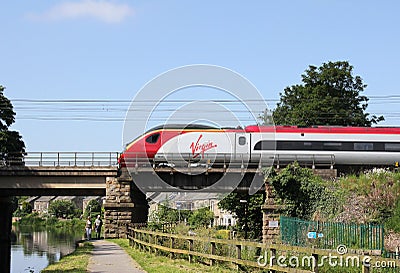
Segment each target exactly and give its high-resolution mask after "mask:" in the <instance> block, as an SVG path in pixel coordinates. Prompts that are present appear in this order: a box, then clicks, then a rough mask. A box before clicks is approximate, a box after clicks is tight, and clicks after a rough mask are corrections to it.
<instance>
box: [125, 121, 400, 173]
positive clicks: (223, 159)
mask: <svg viewBox="0 0 400 273" xmlns="http://www.w3.org/2000/svg"><path fill="white" fill-rule="evenodd" d="M142 159H148V160H149V161H150V162H152V164H155V165H158V164H165V163H169V164H170V163H174V162H175V161H181V160H184V161H186V162H196V161H207V162H208V163H209V164H226V163H229V162H230V163H232V162H234V163H235V162H236V163H243V162H245V163H247V164H250V165H251V164H254V165H255V164H258V165H260V164H261V165H263V166H265V165H272V164H287V163H289V162H293V161H295V160H297V161H299V162H309V163H312V164H314V163H315V164H319V163H327V164H328V163H330V164H336V165H363V166H365V165H369V166H391V165H393V164H395V162H398V161H399V160H400V128H396V127H335V126H315V127H304V128H303V127H297V126H256V125H252V126H247V127H245V128H244V129H219V128H213V127H208V126H202V125H190V126H186V127H184V126H182V125H181V126H179V125H165V126H160V127H156V128H153V129H151V130H149V131H147V132H146V133H144V134H143V135H141V136H139V137H138V138H136V139H135V140H133V141H132V142H131V143H129V144H127V145H126V149H125V151H124V152H123V153H122V154H121V157H120V166H121V167H123V166H126V165H128V166H129V164H135V162H138V160H142Z"/></svg>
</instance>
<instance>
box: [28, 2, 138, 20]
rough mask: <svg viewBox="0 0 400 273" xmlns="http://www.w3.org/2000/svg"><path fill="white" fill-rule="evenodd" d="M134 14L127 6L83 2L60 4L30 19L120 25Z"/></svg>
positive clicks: (33, 15)
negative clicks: (73, 20) (85, 21)
mask: <svg viewBox="0 0 400 273" xmlns="http://www.w3.org/2000/svg"><path fill="white" fill-rule="evenodd" d="M132 14H133V9H132V8H131V7H130V6H128V5H125V4H117V3H114V2H109V1H104V0H82V1H76V2H64V3H60V4H58V5H56V6H54V7H52V8H50V9H49V10H47V11H45V12H43V13H40V14H31V15H30V16H29V17H30V18H33V19H39V20H51V21H55V20H64V19H75V18H88V17H91V18H95V19H98V20H100V21H103V22H106V23H119V22H121V21H123V20H124V19H125V18H127V17H129V16H131V15H132Z"/></svg>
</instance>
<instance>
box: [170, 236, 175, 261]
mask: <svg viewBox="0 0 400 273" xmlns="http://www.w3.org/2000/svg"><path fill="white" fill-rule="evenodd" d="M174 245H175V239H174V238H173V237H170V244H169V248H171V249H174ZM169 257H170V258H171V259H173V258H174V252H171V253H170V255H169Z"/></svg>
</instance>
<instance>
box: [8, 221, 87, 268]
mask: <svg viewBox="0 0 400 273" xmlns="http://www.w3.org/2000/svg"><path fill="white" fill-rule="evenodd" d="M13 233H14V235H15V237H14V241H13V242H12V244H11V270H10V272H11V273H26V272H29V273H36V272H40V270H42V269H43V268H45V267H46V266H47V265H48V264H51V263H54V262H56V261H58V260H59V259H60V258H61V257H63V256H65V255H67V254H69V253H71V252H72V251H73V250H74V249H75V242H76V241H77V240H80V239H81V238H82V233H81V232H79V233H78V232H75V231H71V230H68V229H47V230H44V229H42V230H37V229H36V230H35V229H34V228H32V227H26V226H25V227H22V226H21V227H13Z"/></svg>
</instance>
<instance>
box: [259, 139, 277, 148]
mask: <svg viewBox="0 0 400 273" xmlns="http://www.w3.org/2000/svg"><path fill="white" fill-rule="evenodd" d="M275 148H276V143H275V141H273V140H261V141H259V142H257V143H256V145H254V150H256V151H260V150H275Z"/></svg>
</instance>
